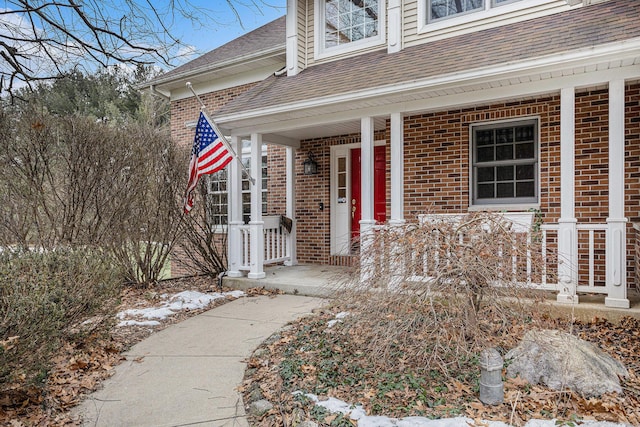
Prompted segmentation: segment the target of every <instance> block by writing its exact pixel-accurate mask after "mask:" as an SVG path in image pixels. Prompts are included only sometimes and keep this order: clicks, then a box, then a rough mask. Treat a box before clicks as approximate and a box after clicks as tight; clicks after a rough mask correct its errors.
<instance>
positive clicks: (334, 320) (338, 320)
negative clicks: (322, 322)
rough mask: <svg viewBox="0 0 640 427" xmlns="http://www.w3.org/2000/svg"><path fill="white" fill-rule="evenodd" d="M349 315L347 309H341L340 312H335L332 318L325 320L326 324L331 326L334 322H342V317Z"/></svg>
mask: <svg viewBox="0 0 640 427" xmlns="http://www.w3.org/2000/svg"><path fill="white" fill-rule="evenodd" d="M348 315H349V312H348V311H341V312H340V313H338V314H336V315H335V317H334V319H333V320H329V321H328V322H327V326H328V327H329V328H332V327H333V326H334V325H335V324H336V323H340V322H342V319H344V318H345V317H347V316H348Z"/></svg>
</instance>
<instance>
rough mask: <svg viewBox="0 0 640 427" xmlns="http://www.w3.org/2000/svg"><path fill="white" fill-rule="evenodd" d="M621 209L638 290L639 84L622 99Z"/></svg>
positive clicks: (634, 280) (639, 275)
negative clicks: (622, 183)
mask: <svg viewBox="0 0 640 427" xmlns="http://www.w3.org/2000/svg"><path fill="white" fill-rule="evenodd" d="M624 179H625V207H626V216H627V217H628V218H629V225H628V227H627V236H628V240H627V247H634V246H635V247H636V251H635V259H633V258H632V257H629V258H628V259H627V261H628V262H627V269H628V270H629V274H632V273H633V272H635V276H634V277H633V278H632V280H631V281H630V282H629V283H634V284H635V287H636V288H638V287H640V231H636V230H634V229H633V223H634V222H635V223H639V222H640V83H639V84H634V85H630V86H627V89H626V97H625V177H624Z"/></svg>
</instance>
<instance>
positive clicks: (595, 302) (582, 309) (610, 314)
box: [223, 264, 640, 322]
mask: <svg viewBox="0 0 640 427" xmlns="http://www.w3.org/2000/svg"><path fill="white" fill-rule="evenodd" d="M264 271H265V274H266V277H265V278H264V279H248V278H247V277H224V279H223V284H224V285H225V286H228V287H230V288H232V289H241V290H246V289H249V288H256V287H258V288H262V287H264V288H266V289H279V290H281V291H283V292H284V293H286V294H292V295H305V296H313V297H323V298H330V297H331V296H332V295H333V293H334V291H335V290H336V289H337V288H338V287H339V286H341V284H343V283H345V281H346V280H347V279H348V278H349V276H350V274H351V272H352V268H351V267H344V266H333V265H317V264H300V265H296V266H292V267H286V266H283V265H278V266H271V267H265V270H264ZM544 296H545V301H546V302H547V303H548V304H550V305H551V306H553V307H554V309H557V311H558V312H559V313H567V312H571V311H573V314H574V316H575V317H576V318H577V319H581V320H585V321H588V320H591V319H592V318H594V317H600V318H606V319H608V320H610V321H613V322H615V321H617V320H619V319H620V318H622V317H625V316H632V317H636V318H639V319H640V291H638V290H637V289H629V291H628V295H627V298H629V302H630V305H631V308H628V309H621V308H611V307H606V306H605V305H604V299H605V295H596V294H591V295H584V294H580V295H579V301H580V302H579V304H576V305H569V304H560V303H558V302H556V295H555V293H554V292H545V293H544Z"/></svg>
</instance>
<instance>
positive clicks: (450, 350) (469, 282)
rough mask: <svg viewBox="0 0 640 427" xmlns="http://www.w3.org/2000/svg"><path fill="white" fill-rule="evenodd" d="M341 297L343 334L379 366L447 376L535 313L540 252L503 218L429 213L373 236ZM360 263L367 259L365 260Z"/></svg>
mask: <svg viewBox="0 0 640 427" xmlns="http://www.w3.org/2000/svg"><path fill="white" fill-rule="evenodd" d="M365 245H368V246H367V248H368V250H369V252H368V253H369V254H371V255H370V256H371V257H372V258H371V259H372V261H373V262H370V263H369V264H367V265H365V266H362V267H361V268H360V269H358V271H357V272H356V274H355V277H354V278H353V280H352V281H350V283H348V284H347V285H346V286H344V288H343V289H342V290H341V292H342V294H341V295H340V298H341V299H342V300H343V301H344V302H345V303H346V305H347V308H346V310H349V311H350V312H352V313H353V314H354V315H353V316H349V317H348V318H347V319H345V322H344V325H345V328H346V330H347V333H350V334H351V335H353V337H352V338H353V339H354V340H357V341H358V342H359V343H360V344H361V345H362V346H363V348H364V349H365V350H364V353H365V354H366V355H367V356H369V357H370V358H371V360H372V363H374V364H375V365H378V366H380V367H381V368H382V369H386V368H393V367H395V366H399V365H402V364H405V363H406V364H409V365H411V366H421V367H424V369H425V371H426V372H428V371H434V372H439V375H443V376H444V377H446V378H449V377H450V376H451V375H452V372H454V371H456V370H458V369H459V368H461V367H462V366H463V365H469V364H472V363H473V360H474V356H475V354H476V353H477V351H478V350H480V349H482V348H485V347H486V346H493V345H495V341H496V340H495V338H496V337H500V336H502V335H503V334H505V333H507V331H508V327H509V326H511V325H512V324H513V323H514V322H518V323H524V322H526V321H527V320H528V319H529V320H530V319H531V316H532V315H533V314H534V313H535V312H536V310H538V308H537V307H536V304H535V296H536V295H535V293H534V291H533V290H532V289H531V288H530V287H529V286H527V285H526V284H527V282H528V280H529V279H530V278H532V277H533V280H535V277H537V276H539V275H540V274H541V273H540V271H541V268H542V266H541V259H540V257H539V256H537V255H536V256H532V254H539V253H540V248H538V247H536V245H539V243H536V239H532V238H531V235H530V234H527V233H522V232H514V230H513V229H512V224H511V223H510V222H509V221H507V220H505V219H504V217H503V216H501V215H499V214H489V213H471V214H467V215H460V216H457V217H455V216H440V217H438V216H433V219H432V220H428V221H424V222H422V223H415V224H407V225H406V226H405V227H391V228H387V229H384V230H378V231H376V233H375V235H373V236H372V237H371V240H369V241H364V240H363V242H362V246H363V247H364V246H365ZM365 256H366V255H365Z"/></svg>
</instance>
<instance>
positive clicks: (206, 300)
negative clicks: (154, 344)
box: [116, 291, 245, 326]
mask: <svg viewBox="0 0 640 427" xmlns="http://www.w3.org/2000/svg"><path fill="white" fill-rule="evenodd" d="M244 295H245V293H244V292H243V291H230V292H222V293H221V292H214V293H210V294H205V293H202V292H196V291H183V292H179V293H177V294H174V295H168V294H162V295H161V296H160V297H161V298H162V299H163V300H164V302H162V303H161V304H160V305H159V306H157V307H149V308H141V309H137V308H133V309H129V310H124V311H121V312H119V313H118V314H116V317H117V318H118V319H120V320H123V321H122V322H120V323H118V326H133V325H136V326H156V325H159V324H160V322H158V321H155V320H151V319H158V320H164V319H166V318H167V317H169V316H172V315H174V314H176V313H178V312H180V311H183V310H198V309H201V308H206V307H208V306H209V304H211V303H212V302H214V301H215V300H218V299H221V298H227V297H232V298H239V297H241V296H244ZM127 318H134V319H148V320H147V321H139V320H127V321H124V320H125V319H127Z"/></svg>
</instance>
